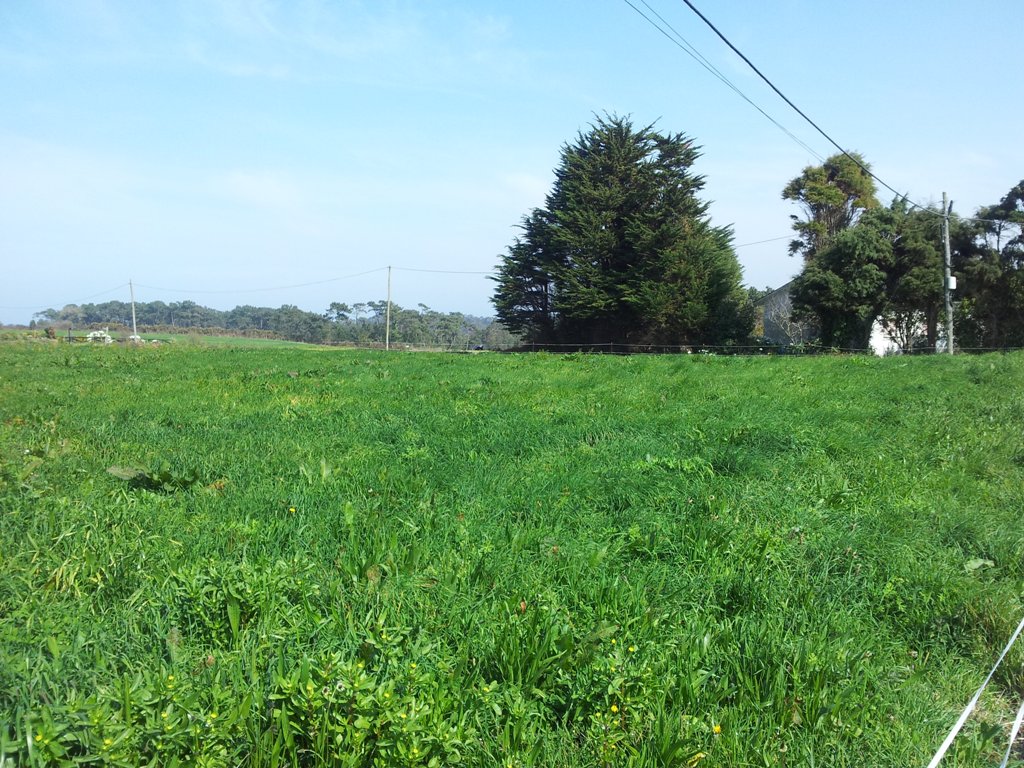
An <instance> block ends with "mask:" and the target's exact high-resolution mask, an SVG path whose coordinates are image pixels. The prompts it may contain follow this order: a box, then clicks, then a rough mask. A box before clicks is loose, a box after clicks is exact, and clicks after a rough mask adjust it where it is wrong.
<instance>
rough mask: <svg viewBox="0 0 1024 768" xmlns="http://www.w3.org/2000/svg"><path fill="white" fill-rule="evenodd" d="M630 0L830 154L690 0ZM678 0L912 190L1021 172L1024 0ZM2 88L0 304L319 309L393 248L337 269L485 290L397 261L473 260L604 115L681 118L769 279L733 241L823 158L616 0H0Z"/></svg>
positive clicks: (434, 293)
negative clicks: (564, 151)
mask: <svg viewBox="0 0 1024 768" xmlns="http://www.w3.org/2000/svg"><path fill="white" fill-rule="evenodd" d="M634 2H635V4H636V5H637V6H638V7H640V8H641V9H643V10H644V11H645V12H646V13H648V14H650V11H649V10H647V9H646V8H644V5H643V4H642V2H641V0H634ZM647 3H648V4H649V6H650V7H651V8H653V9H654V10H655V11H657V13H658V14H660V15H661V16H662V17H664V19H666V20H667V21H668V22H669V23H670V24H671V25H672V26H673V27H674V28H675V29H676V30H677V31H678V32H679V33H680V34H682V35H683V37H685V38H686V39H687V40H688V41H689V42H690V43H691V44H693V45H694V46H695V47H696V48H697V49H698V50H699V51H700V52H701V53H702V54H703V55H704V56H706V57H707V58H708V59H709V60H710V61H711V62H712V63H713V64H714V65H715V66H716V67H717V68H718V69H719V70H720V71H721V72H722V73H723V74H725V75H726V76H727V77H728V78H729V79H730V80H732V82H733V83H734V84H735V85H736V86H738V87H739V88H740V89H741V90H742V91H743V92H744V93H746V95H747V96H748V97H750V98H751V99H752V100H753V101H755V102H757V104H758V105H760V106H761V107H762V108H763V109H764V110H765V111H767V112H768V113H769V114H771V115H772V116H773V117H775V118H776V119H777V120H778V121H779V122H781V123H782V124H783V125H785V126H786V127H787V128H788V129H789V130H790V131H792V132H793V133H794V134H796V135H797V136H799V137H800V139H801V140H802V141H804V142H805V143H806V144H807V145H809V146H810V147H811V149H812V150H813V151H814V152H815V153H817V154H818V155H820V156H821V157H825V156H827V155H829V154H831V153H832V152H833V148H832V147H831V146H830V145H829V144H828V143H827V142H826V140H825V139H823V138H822V137H820V136H819V135H818V134H816V133H815V132H814V130H813V129H812V128H810V127H809V126H808V125H806V124H805V123H804V122H803V121H802V120H801V119H800V118H799V117H798V116H797V115H796V114H795V113H793V112H792V111H791V110H789V108H788V107H786V106H785V105H784V104H783V103H782V102H781V101H780V100H779V99H778V98H777V97H776V96H775V95H774V94H772V93H771V92H770V91H769V89H768V88H767V86H765V85H764V84H763V83H761V82H760V81H759V80H758V79H757V78H756V76H755V75H754V74H753V73H752V72H750V71H749V70H748V69H747V68H746V66H745V65H744V64H743V63H742V62H741V61H740V60H739V59H738V58H737V57H736V56H735V55H734V54H733V53H731V52H730V51H729V50H728V49H727V48H726V47H725V46H724V44H722V43H721V41H719V40H718V39H717V38H716V37H714V36H713V34H712V33H711V32H710V31H709V30H708V29H707V28H706V27H705V26H704V25H703V23H702V22H700V20H699V19H698V18H697V17H696V16H695V15H693V14H692V13H691V12H690V11H689V10H688V9H687V8H686V6H685V5H684V4H683V3H682V2H681V1H680V0H647ZM696 4H697V5H698V7H699V8H700V9H701V10H702V11H703V12H704V13H705V14H706V15H707V16H709V17H710V18H711V20H712V21H714V22H715V23H716V24H717V25H718V27H719V28H720V29H721V30H722V31H723V32H724V33H725V34H726V35H727V36H729V37H730V38H731V39H732V41H733V42H734V43H735V44H736V45H737V46H738V47H739V48H740V49H741V50H743V51H744V53H745V54H746V55H747V56H748V57H749V58H751V59H752V60H753V62H754V63H755V64H757V65H758V66H759V67H760V68H761V69H762V71H764V72H765V73H766V74H767V75H768V76H769V77H770V78H772V80H773V81H774V82H775V83H776V84H777V85H778V86H779V87H780V88H781V89H782V90H783V91H784V92H785V93H786V94H787V95H788V96H789V97H790V98H791V99H792V100H793V101H795V102H796V103H797V105H798V106H800V107H801V108H802V109H803V110H804V111H805V112H807V113H808V115H810V116H811V117H812V118H813V119H814V120H815V121H816V122H818V124H819V125H821V126H822V127H823V128H824V129H825V130H826V131H828V132H829V133H830V134H832V135H833V136H834V137H835V138H836V139H837V140H838V141H839V142H840V143H841V144H842V145H843V146H844V147H847V148H849V149H852V150H857V151H859V152H861V153H863V154H864V156H865V157H866V158H867V159H868V161H869V162H870V163H871V164H872V166H873V168H874V170H875V171H876V173H877V174H878V175H879V176H880V177H881V178H882V179H883V180H885V181H886V182H888V183H889V184H891V185H892V186H894V187H895V188H896V189H899V190H901V191H906V192H908V193H909V194H910V196H911V197H912V198H913V199H914V200H917V201H921V202H927V201H929V200H937V199H940V198H941V195H942V192H943V191H944V190H945V191H948V192H949V194H950V196H951V198H952V199H953V200H954V201H955V206H956V210H958V211H960V212H963V213H970V212H973V211H974V209H975V208H977V207H978V206H980V205H984V204H988V203H994V202H996V201H998V200H999V198H1000V197H1002V196H1003V195H1004V194H1005V193H1006V192H1007V190H1008V189H1009V188H1010V187H1011V186H1013V185H1014V184H1015V183H1017V182H1018V181H1020V179H1021V178H1022V177H1024V142H1022V141H1021V135H1022V125H1024V78H1022V77H1021V73H1020V65H1019V33H1020V30H1021V29H1024V3H1021V2H1020V0H975V2H972V3H967V2H963V0H960V1H958V2H954V1H953V0H931V1H930V2H924V0H903V2H892V0H887V1H885V2H883V1H881V0H862V2H859V3H840V2H833V1H831V0H828V1H824V0H756V1H755V0H732V1H730V2H724V1H723V0H699V2H697V3H696ZM0 103H2V104H3V105H4V106H3V108H2V110H0V255H2V264H3V271H4V279H3V280H2V283H0V321H3V322H27V321H28V320H29V319H30V318H31V316H32V313H33V312H34V311H37V310H39V309H43V308H46V307H60V306H63V305H64V304H66V303H83V302H86V301H105V300H108V299H122V300H127V298H128V291H127V287H126V284H127V282H128V280H129V279H131V280H133V281H134V282H135V283H136V285H137V286H138V287H137V288H136V298H137V299H139V300H145V301H150V300H156V299H160V300H163V301H177V300H183V299H193V300H195V301H198V302H200V303H202V304H207V305H209V306H214V307H218V308H222V309H227V308H230V307H233V306H235V305H236V304H258V305H270V306H280V305H281V304H296V305H298V306H300V307H302V308H303V309H308V310H312V311H323V310H324V309H326V307H327V305H328V304H329V303H330V302H331V301H346V302H349V303H352V302H356V301H366V300H376V299H380V298H383V297H384V294H385V273H384V272H383V271H375V272H372V273H371V274H366V275H362V276H359V277H348V276H349V275H355V274H357V273H362V272H366V271H369V270H376V269H378V268H382V267H385V266H387V265H392V266H394V267H396V268H406V269H405V270H402V269H396V271H395V272H394V273H393V276H392V278H393V279H392V284H393V298H394V300H395V301H396V302H397V303H399V304H401V305H403V306H409V307H414V306H415V305H416V304H418V303H423V304H426V305H428V306H430V307H432V308H434V309H439V310H443V311H462V312H467V313H472V314H484V315H486V314H491V312H492V308H491V306H490V303H489V298H490V294H491V283H490V282H489V281H488V280H487V279H486V278H485V277H484V276H483V275H454V274H439V273H434V272H411V271H406V270H408V269H412V268H415V269H426V270H452V271H465V272H486V271H489V270H491V269H493V267H494V266H495V264H496V263H497V262H498V260H499V257H500V255H501V254H502V253H503V252H504V249H505V248H506V246H507V245H508V244H509V243H510V242H511V241H512V238H513V237H514V235H515V233H516V229H515V228H516V225H517V223H518V222H519V220H520V218H521V217H522V216H523V215H524V214H525V213H527V212H528V211H529V210H530V209H531V208H533V207H535V206H538V205H542V204H543V202H544V196H545V194H546V192H547V191H548V189H549V187H550V184H551V182H552V171H553V169H554V168H555V167H556V165H557V164H558V160H559V151H560V149H561V147H562V145H563V144H564V143H566V142H567V141H571V140H572V139H573V138H574V137H575V135H576V133H577V131H579V130H580V129H581V128H586V126H587V124H588V123H589V122H590V121H591V120H592V119H593V115H594V114H595V113H603V112H610V113H619V114H628V115H631V116H632V118H633V120H634V122H635V123H639V124H647V123H652V122H656V123H657V126H658V127H659V128H660V129H662V130H664V131H671V132H683V133H685V134H687V135H689V136H691V137H693V138H694V139H695V140H696V141H697V143H698V144H700V145H701V146H702V147H703V157H701V159H700V160H699V161H698V163H697V165H696V166H695V169H694V170H695V171H696V172H697V173H700V174H702V175H704V176H705V177H706V179H707V186H706V188H705V192H704V197H705V199H708V200H710V201H712V202H711V208H710V213H711V217H712V220H713V221H714V222H715V223H716V224H723V225H724V224H729V225H732V226H733V228H734V231H735V242H736V244H737V245H738V246H743V247H739V248H738V249H737V255H738V256H739V258H740V261H741V263H742V264H743V267H744V279H745V282H747V283H748V284H752V285H757V286H759V287H763V286H766V285H771V286H778V285H780V284H782V283H784V282H785V281H786V280H788V279H789V278H790V277H791V276H792V275H793V274H794V273H795V272H796V271H797V270H798V268H799V264H798V263H797V261H796V260H794V259H792V258H790V257H789V256H788V255H787V252H786V240H785V239H782V240H775V241H773V242H768V243H762V244H759V245H746V244H747V243H752V242H756V241H762V240H771V239H773V238H780V237H785V236H786V235H788V233H789V224H790V222H789V218H788V217H789V215H790V214H791V213H796V210H795V208H794V206H792V205H791V204H789V203H785V202H783V201H782V200H781V199H780V192H781V189H782V188H783V186H784V185H785V184H786V182H787V181H788V180H789V179H790V178H792V177H793V176H795V175H797V174H798V173H799V172H800V170H801V169H802V168H803V167H804V166H805V165H808V164H812V163H817V162H818V158H817V157H815V156H814V155H812V154H810V153H809V152H808V151H807V150H806V149H804V148H802V147H801V146H799V145H797V144H796V143H795V142H793V141H792V140H791V139H790V138H788V137H787V136H786V135H784V134H783V133H782V132H781V131H780V130H779V129H778V128H776V127H775V126H774V125H772V124H771V123H770V122H768V121H767V120H766V119H764V118H763V117H762V116H761V115H759V114H758V113H757V112H756V111H755V110H754V109H753V108H752V107H751V106H750V105H749V104H747V103H746V102H744V101H743V100H742V99H740V98H739V97H738V96H736V95H735V94H734V93H733V92H732V91H730V90H729V89H728V88H726V87H725V86H724V85H723V84H722V83H720V82H719V81H718V80H716V79H714V78H713V77H712V76H711V75H710V74H709V73H708V72H707V71H705V70H704V69H702V68H701V67H700V66H699V65H698V64H697V63H696V62H695V61H694V60H693V59H691V58H690V57H688V56H687V55H686V54H684V53H683V52H682V51H681V50H679V48H677V47H675V46H674V45H673V44H672V43H671V42H669V41H668V40H667V39H666V38H665V37H664V36H662V35H661V34H660V33H659V32H658V31H657V30H655V29H654V28H652V27H651V26H650V25H649V24H648V23H647V22H646V21H644V19H642V18H641V17H640V16H639V15H637V13H636V12H635V11H634V10H633V9H632V8H630V6H629V5H627V4H626V3H625V2H623V1H622V0H600V1H599V2H593V1H591V2H583V1H582V0H546V1H542V0H520V1H519V2H513V1H512V0H504V1H499V0H475V1H473V2H470V1H469V0H461V1H460V0H434V1H429V0H420V1H419V2H402V1H398V0H396V1H394V2H392V1H389V0H381V1H380V2H352V1H350V0H290V1H288V2H285V1H284V0H281V1H280V2H275V1H274V0H179V1H178V2H170V1H168V2H162V1H161V0H145V1H140V0H2V2H0ZM880 194H881V196H882V198H883V199H884V200H886V201H887V200H888V199H889V198H890V197H891V195H890V194H889V193H888V192H886V191H884V190H883V191H882V192H881V193H880ZM335 278H345V279H335ZM324 281H331V282H324ZM310 283H312V285H309V284H310ZM285 286H299V287H285Z"/></svg>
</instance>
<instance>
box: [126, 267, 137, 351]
mask: <svg viewBox="0 0 1024 768" xmlns="http://www.w3.org/2000/svg"><path fill="white" fill-rule="evenodd" d="M128 293H130V294H131V297H132V342H136V341H138V340H139V332H138V331H137V330H136V328H135V287H134V286H133V285H132V281H131V280H129V281H128Z"/></svg>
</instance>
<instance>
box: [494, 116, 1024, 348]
mask: <svg viewBox="0 0 1024 768" xmlns="http://www.w3.org/2000/svg"><path fill="white" fill-rule="evenodd" d="M699 157H700V151H699V147H698V146H697V145H696V144H695V143H694V141H693V139H691V138H689V137H687V136H685V135H684V134H681V133H676V134H672V133H662V132H660V131H657V130H655V129H654V127H653V126H647V127H641V128H637V127H635V126H634V125H633V124H632V122H631V120H630V119H629V118H624V117H619V116H615V115H605V116H598V117H596V118H595V121H594V122H593V124H592V125H591V126H590V128H589V130H587V131H586V132H583V131H581V132H580V133H579V134H578V135H577V137H576V139H575V141H574V142H572V143H569V144H566V145H564V146H563V148H562V152H561V160H560V164H559V166H558V167H557V168H556V169H555V182H554V185H553V186H552V189H551V191H550V193H549V194H548V195H547V198H546V200H545V205H544V206H542V207H539V208H535V209H534V210H532V211H531V212H529V213H528V214H527V215H525V216H524V217H523V219H522V221H521V224H520V234H519V235H518V236H517V237H516V238H515V240H514V241H513V243H512V244H511V245H510V246H509V247H508V249H507V252H506V253H505V254H503V255H502V256H501V261H500V263H499V265H498V268H497V275H496V277H495V278H494V280H495V281H496V283H497V285H496V288H495V291H494V294H493V297H492V302H493V304H494V307H495V310H496V313H497V316H498V318H499V320H500V321H501V322H502V323H503V324H504V325H505V326H506V327H507V328H509V329H510V330H512V331H514V332H516V333H519V334H521V335H522V336H523V338H524V339H525V340H526V341H529V342H531V343H534V344H539V345H544V344H549V345H566V344H569V345H576V346H579V347H580V348H587V347H588V346H589V347H597V346H598V345H604V344H608V343H616V344H625V345H627V346H628V345H638V346H639V345H648V344H664V345H676V344H678V345H716V346H718V345H721V346H726V347H728V346H735V347H739V346H741V345H746V344H757V343H761V342H764V341H766V340H765V339H761V338H757V337H755V336H754V329H755V317H756V315H757V312H758V303H759V300H760V299H761V298H762V297H763V296H764V295H765V294H766V293H767V291H757V290H756V289H744V288H743V287H742V285H741V278H742V273H741V269H740V266H739V262H738V260H737V259H736V256H735V253H734V250H733V245H732V231H731V229H730V228H729V227H727V226H716V225H714V224H713V223H712V221H711V218H710V215H709V212H708V211H709V204H708V203H707V202H704V201H702V200H701V199H700V197H699V193H700V192H701V190H702V189H703V186H704V178H703V177H702V176H700V175H697V174H695V173H694V171H693V166H694V164H695V162H696V161H697V160H698V158H699ZM782 197H783V199H786V200H790V201H792V202H794V203H795V204H797V205H798V206H799V207H800V210H801V215H794V216H792V217H791V218H792V226H793V229H794V232H795V237H794V239H793V241H792V242H791V243H790V247H789V250H790V253H791V254H792V255H794V256H799V257H800V258H801V262H802V263H801V264H800V269H799V274H798V275H797V276H796V278H795V280H794V281H793V282H792V284H791V286H790V292H789V296H790V299H791V301H790V302H787V305H786V306H787V310H786V311H787V313H788V314H787V317H785V318H783V320H784V321H785V324H788V325H789V326H790V327H792V328H795V329H799V337H800V340H801V341H807V340H810V342H811V343H812V345H818V346H821V347H825V348H829V347H839V348H846V349H867V348H868V346H869V339H870V336H871V332H872V326H873V325H874V324H875V323H876V322H879V321H880V322H881V323H882V326H883V328H884V329H885V331H886V332H887V334H888V335H889V336H890V338H891V339H893V340H894V341H896V342H897V343H898V344H899V346H900V347H901V348H902V349H904V350H907V351H910V350H926V349H927V350H935V349H936V348H937V347H938V346H940V339H939V328H940V327H941V322H942V320H943V319H944V318H943V313H944V300H943V279H944V275H943V241H942V234H941V230H942V220H943V212H942V211H941V210H940V209H939V208H938V207H936V206H934V205H932V206H929V207H924V208H922V207H919V206H917V205H914V204H913V203H911V202H910V201H909V199H908V198H907V197H904V196H897V197H896V198H895V199H893V200H892V201H891V203H890V204H889V205H882V204H880V202H879V200H878V195H877V190H876V187H875V179H874V178H873V177H872V175H871V173H870V167H869V166H868V164H867V162H866V161H865V160H864V158H862V157H861V156H859V155H857V154H855V153H851V154H846V153H841V154H838V155H835V156H833V157H831V158H829V159H828V160H826V161H825V162H824V163H822V164H821V165H820V166H810V167H807V168H805V169H804V170H803V172H802V173H801V174H800V175H798V176H797V177H796V178H794V179H793V180H792V181H790V182H789V183H788V184H787V185H786V186H785V188H784V189H783V191H782ZM1022 224H1024V181H1022V182H1021V184H1018V185H1017V186H1016V187H1014V188H1013V189H1011V190H1010V191H1009V192H1008V193H1007V194H1006V195H1005V196H1004V197H1003V198H1002V199H1001V200H1000V201H999V202H998V203H995V204H993V205H990V206H987V207H984V208H982V209H981V210H979V211H977V212H976V213H975V215H974V216H971V217H958V216H952V217H951V218H950V231H951V234H950V239H951V253H952V266H953V272H954V274H955V275H956V277H957V278H958V282H959V290H958V291H957V293H956V303H955V321H956V327H957V332H956V335H957V338H956V342H957V344H958V345H960V346H962V347H975V348H1001V347H1013V346H1024V234H1022ZM790 307H791V312H790V309H789V308H790ZM776 319H778V318H776ZM767 341H772V340H767ZM774 341H781V340H774Z"/></svg>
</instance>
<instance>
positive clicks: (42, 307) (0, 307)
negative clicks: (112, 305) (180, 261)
mask: <svg viewBox="0 0 1024 768" xmlns="http://www.w3.org/2000/svg"><path fill="white" fill-rule="evenodd" d="M127 287H128V283H121V284H120V285H115V286H114V287H113V288H108V289H107V290H105V291H98V292H96V293H93V294H90V295H89V296H85V297H84V298H82V300H81V301H83V302H84V301H88V300H89V299H95V298H96V297H97V296H105V295H106V294H108V293H113V292H114V291H120V290H121V289H122V288H127ZM0 309H40V310H43V309H50V307H46V306H43V305H42V304H34V305H33V306H31V307H9V306H0Z"/></svg>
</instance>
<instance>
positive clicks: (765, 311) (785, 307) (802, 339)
mask: <svg viewBox="0 0 1024 768" xmlns="http://www.w3.org/2000/svg"><path fill="white" fill-rule="evenodd" d="M792 287H793V281H792V280H790V281H789V282H788V283H786V284H785V285H781V286H779V287H778V288H776V289H775V290H774V291H772V292H771V293H769V294H767V295H766V296H764V297H762V298H761V300H760V301H759V302H758V306H759V307H761V309H762V325H763V327H764V330H763V332H762V335H763V336H764V337H765V338H766V339H768V340H769V341H771V342H773V343H775V344H781V345H782V346H784V347H788V346H791V345H794V344H805V343H807V342H810V341H814V338H815V332H814V328H813V327H812V326H811V324H810V323H807V322H798V321H795V320H793V317H792V315H793V299H792V297H791V296H790V295H789V292H790V290H791V288H792ZM870 345H871V351H872V352H874V353H875V354H876V355H879V356H881V355H887V354H894V353H896V352H897V351H898V349H899V347H898V346H897V345H896V344H894V343H893V341H892V340H891V339H890V338H889V337H888V336H886V335H885V331H883V329H882V324H881V323H880V322H879V321H878V320H875V322H874V325H872V326H871V341H870Z"/></svg>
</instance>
